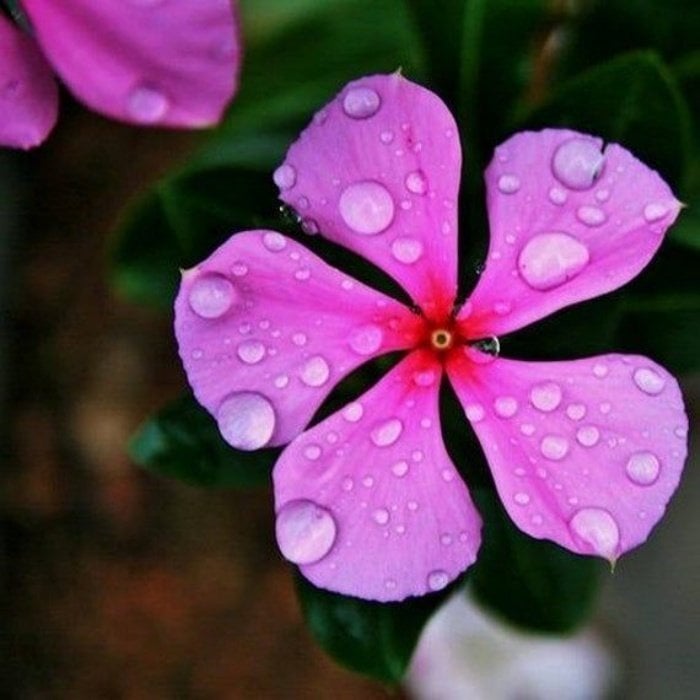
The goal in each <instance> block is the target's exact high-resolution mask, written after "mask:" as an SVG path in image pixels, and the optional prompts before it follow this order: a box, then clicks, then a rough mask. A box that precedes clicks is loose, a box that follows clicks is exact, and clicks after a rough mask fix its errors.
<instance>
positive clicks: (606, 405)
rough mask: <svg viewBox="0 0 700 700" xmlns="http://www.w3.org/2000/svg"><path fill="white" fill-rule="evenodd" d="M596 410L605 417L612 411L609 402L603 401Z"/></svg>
mask: <svg viewBox="0 0 700 700" xmlns="http://www.w3.org/2000/svg"><path fill="white" fill-rule="evenodd" d="M598 410H599V411H600V412H601V413H602V414H603V415H604V416H606V415H607V414H608V413H610V411H611V410H612V404H611V403H610V402H609V401H603V403H601V404H600V406H598Z"/></svg>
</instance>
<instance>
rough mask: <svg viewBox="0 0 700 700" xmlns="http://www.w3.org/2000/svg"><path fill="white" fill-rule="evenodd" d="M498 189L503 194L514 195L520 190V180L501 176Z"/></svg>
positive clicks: (513, 176)
mask: <svg viewBox="0 0 700 700" xmlns="http://www.w3.org/2000/svg"><path fill="white" fill-rule="evenodd" d="M498 189H499V190H500V191H501V192H502V193H503V194H515V193H516V192H517V191H518V190H519V189H520V178H519V177H518V176H517V175H501V177H499V178H498Z"/></svg>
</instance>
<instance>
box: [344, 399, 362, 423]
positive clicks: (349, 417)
mask: <svg viewBox="0 0 700 700" xmlns="http://www.w3.org/2000/svg"><path fill="white" fill-rule="evenodd" d="M364 412H365V410H364V408H362V404H361V403H357V402H353V403H349V404H348V405H347V406H346V407H345V408H344V409H343V418H345V420H346V421H348V423H357V422H358V421H359V420H360V419H361V418H362V416H363V415H364Z"/></svg>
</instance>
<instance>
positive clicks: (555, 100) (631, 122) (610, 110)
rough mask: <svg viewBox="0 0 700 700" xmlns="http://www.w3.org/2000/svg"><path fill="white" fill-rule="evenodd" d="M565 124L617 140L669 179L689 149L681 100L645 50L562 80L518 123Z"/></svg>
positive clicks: (680, 170) (676, 175) (675, 177)
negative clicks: (548, 95)
mask: <svg viewBox="0 0 700 700" xmlns="http://www.w3.org/2000/svg"><path fill="white" fill-rule="evenodd" d="M547 126H566V127H569V128H572V129H577V130H580V131H584V132H589V133H592V134H597V135H599V136H602V137H603V139H605V140H606V141H612V142H615V143H620V144H622V145H623V146H624V147H625V148H627V149H629V150H630V151H632V152H633V153H634V154H635V155H636V156H637V157H638V158H640V159H641V160H642V161H643V162H645V163H646V164H648V165H649V166H651V167H652V168H655V169H657V170H659V171H660V172H661V173H662V175H663V176H664V177H665V178H666V179H668V180H670V181H671V182H673V183H678V182H680V181H681V179H682V176H683V174H684V170H685V167H686V164H687V158H688V156H689V153H690V142H691V136H690V121H689V115H688V109H687V105H686V104H685V101H684V99H683V97H682V95H681V93H680V91H679V90H678V86H677V85H676V82H675V79H674V78H673V76H672V74H671V72H670V71H669V70H668V68H667V67H666V66H665V65H664V63H663V62H662V61H661V59H660V58H659V57H658V56H657V55H655V54H654V53H651V52H638V53H632V54H627V55H624V56H620V57H619V58H616V59H614V60H612V61H610V62H609V63H606V64H604V65H601V66H596V67H595V68H592V69H590V70H589V71H587V72H585V73H583V74H581V75H578V76H576V77H574V78H572V79H571V80H569V81H566V82H565V83H562V84H561V85H560V86H559V88H558V89H557V90H556V91H555V92H554V93H553V94H552V95H551V96H550V97H549V99H548V100H547V102H546V103H544V104H543V105H542V106H541V107H539V108H537V109H536V110H535V111H533V112H530V113H529V114H527V115H524V116H523V118H522V120H521V122H520V127H519V128H544V127H547Z"/></svg>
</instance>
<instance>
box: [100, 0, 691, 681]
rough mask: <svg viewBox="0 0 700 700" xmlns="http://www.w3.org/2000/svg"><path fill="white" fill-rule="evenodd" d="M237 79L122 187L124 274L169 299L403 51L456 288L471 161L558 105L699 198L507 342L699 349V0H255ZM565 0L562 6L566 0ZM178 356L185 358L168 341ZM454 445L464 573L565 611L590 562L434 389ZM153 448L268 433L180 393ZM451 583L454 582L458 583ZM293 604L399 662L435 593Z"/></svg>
mask: <svg viewBox="0 0 700 700" xmlns="http://www.w3.org/2000/svg"><path fill="white" fill-rule="evenodd" d="M241 4H242V12H243V20H244V22H243V24H244V26H243V30H244V37H245V44H246V52H245V63H244V70H243V75H242V89H241V92H240V95H239V96H238V97H237V99H236V100H235V101H234V103H233V104H232V106H231V108H230V110H229V114H228V116H227V118H226V120H225V121H224V123H223V124H222V125H221V126H220V127H219V128H218V129H216V130H215V131H213V132H211V134H210V135H208V137H207V138H206V140H205V141H204V143H203V144H202V146H201V148H200V149H199V150H198V151H197V152H196V153H195V154H194V155H193V156H192V157H191V158H190V159H189V161H188V162H187V163H185V164H184V165H183V166H182V167H181V168H180V169H179V170H177V171H175V172H173V173H171V174H169V175H168V176H166V177H165V178H164V179H163V180H162V181H161V182H160V183H158V184H157V185H156V186H155V187H154V188H153V189H152V190H151V191H150V192H147V193H146V194H145V195H144V197H143V198H141V199H140V200H139V201H138V202H136V203H134V204H132V205H131V207H130V208H129V209H128V211H127V213H126V214H125V216H124V219H123V223H122V226H121V227H120V230H119V231H118V233H117V237H116V239H115V244H114V251H113V279H114V282H115V286H116V288H117V289H118V290H119V291H120V292H121V293H123V294H124V295H126V296H128V297H129V298H131V299H132V300H135V301H138V302H142V303H150V304H156V305H158V306H160V307H162V308H168V307H169V306H170V305H171V303H172V300H173V297H174V294H175V292H176V288H177V284H178V276H179V271H178V268H181V267H183V268H186V267H189V266H191V265H193V264H196V262H197V261H199V260H200V259H202V258H203V257H205V256H206V255H208V254H209V253H210V252H211V251H212V250H213V249H214V248H215V247H216V246H217V245H219V244H220V243H221V242H222V241H223V240H225V239H226V237H227V236H228V235H229V234H230V233H231V232H233V231H236V230H241V229H245V228H251V227H271V226H272V227H275V228H278V229H279V228H281V230H285V231H287V232H291V233H292V235H296V236H303V234H300V233H298V231H297V230H296V229H297V227H296V224H295V223H294V222H293V221H290V220H287V221H285V220H284V219H283V218H281V217H280V215H279V212H278V202H277V199H276V188H275V187H274V186H273V185H272V182H271V172H272V170H273V168H274V167H275V165H276V164H277V163H279V162H280V161H281V160H282V158H283V155H284V152H285V150H286V148H287V147H288V145H289V144H290V143H291V142H292V141H293V140H294V138H296V136H297V135H298V133H299V130H300V129H301V128H303V126H304V125H305V124H306V123H307V122H308V120H309V119H310V117H311V115H312V113H313V112H314V111H315V110H317V109H319V108H320V107H321V106H322V105H323V103H324V102H326V101H327V100H328V99H330V98H331V97H332V96H333V95H334V94H335V93H336V92H337V91H338V90H339V89H340V88H341V87H342V86H343V84H344V83H345V82H347V81H348V80H351V79H353V78H357V77H359V76H362V75H367V74H372V73H378V72H384V73H386V72H391V71H393V70H396V69H398V68H399V67H401V68H402V69H403V71H404V74H405V75H407V76H408V77H409V78H411V79H414V80H417V81H419V82H423V83H424V84H426V85H427V87H429V88H431V89H433V90H435V91H437V92H438V93H439V94H440V95H441V96H442V97H443V99H444V100H445V101H446V103H447V104H448V106H449V107H450V108H451V109H452V111H453V113H454V114H455V116H456V118H457V120H458V123H459V127H460V134H461V138H462V143H463V146H464V147H465V158H464V162H465V173H464V175H465V177H464V180H463V186H462V191H461V196H460V211H461V222H460V223H461V227H460V253H461V255H462V258H461V267H460V273H461V277H462V280H461V288H462V289H463V291H464V292H465V293H468V291H469V288H470V286H471V285H473V283H474V281H475V280H476V278H477V276H478V266H479V262H480V259H481V257H482V256H483V254H484V250H485V248H486V244H487V240H488V226H487V216H486V209H485V201H484V191H483V182H482V176H481V171H482V169H483V167H484V166H485V165H486V163H487V162H488V160H490V158H491V154H492V152H493V148H494V146H495V145H497V143H498V142H499V141H501V140H503V139H505V138H506V137H507V136H508V135H509V134H510V133H512V132H514V131H517V130H520V129H523V128H542V127H544V126H567V127H570V128H574V129H579V130H582V131H588V132H592V133H596V134H599V135H601V136H603V138H604V139H606V140H607V141H615V142H619V143H621V144H622V145H624V146H625V147H627V148H629V149H630V150H632V151H633V152H634V153H635V154H636V155H638V156H639V157H640V158H642V159H643V160H644V161H645V162H647V163H648V164H649V165H650V166H651V167H653V168H655V169H657V170H659V171H660V172H661V173H662V174H663V176H664V177H666V178H667V179H668V180H669V182H670V183H671V184H672V185H673V187H674V188H675V191H676V192H677V194H678V196H679V198H680V199H681V200H683V201H684V202H686V203H687V204H688V205H689V207H688V209H687V210H686V211H684V212H683V213H682V215H681V218H680V220H679V222H678V224H677V225H676V226H675V227H674V229H672V231H671V232H670V234H669V236H668V238H669V240H667V241H666V243H665V244H664V246H662V249H661V251H660V253H659V254H658V255H657V256H656V258H655V259H654V260H653V261H652V263H651V264H650V265H649V267H648V269H647V270H645V271H644V273H643V274H642V275H640V276H639V278H638V279H636V280H635V281H633V282H632V283H631V284H629V285H628V286H627V287H626V288H625V289H624V290H620V291H618V292H616V293H614V294H611V295H607V296H605V297H603V298H601V299H598V300H593V301H590V302H587V303H585V304H581V305H578V306H575V307H573V308H571V309H567V310H563V311H561V312H559V313H557V314H554V315H553V316H552V317H550V318H548V319H545V320H543V321H541V322H539V323H538V324H535V325H533V326H532V327H529V328H525V329H523V330H521V331H519V332H518V333H515V334H513V336H512V337H506V338H504V339H502V348H503V351H504V354H507V355H510V356H516V357H530V358H541V359H550V358H574V357H581V356H584V355H591V354H596V353H602V352H608V351H624V352H638V353H646V354H648V355H650V356H651V357H653V358H654V359H655V360H657V361H659V362H661V363H663V364H665V365H666V366H667V367H668V368H669V369H670V370H672V371H676V372H679V371H688V370H697V369H698V367H700V333H698V332H697V329H698V327H700V326H699V322H700V292H699V291H698V274H697V270H698V269H699V268H700V214H699V213H698V212H699V211H700V157H699V155H700V50H699V49H698V36H700V4H698V3H697V2H696V1H695V0H671V1H670V2H661V0H599V1H595V0H588V1H583V2H579V3H552V2H549V0H445V1H444V2H440V3H435V2H432V1H431V2H428V1H427V0H386V2H377V1H376V0H297V1H295V2H289V1H288V0H246V1H245V2H242V3H241ZM572 8H573V9H572ZM305 242H306V243H307V244H308V245H309V246H310V247H312V248H313V249H314V251H315V252H317V253H318V254H320V255H321V256H323V257H325V258H326V259H327V260H329V261H330V262H331V263H332V264H333V265H335V266H336V267H341V268H344V269H345V270H347V271H348V273H349V274H353V275H355V276H357V277H359V278H360V279H362V280H363V281H364V282H366V283H368V284H373V285H375V286H378V287H380V288H381V289H382V290H384V291H386V292H387V293H396V285H395V284H393V283H392V282H390V281H388V280H387V278H386V275H384V274H382V273H381V272H380V271H377V270H376V269H375V268H373V267H372V266H370V265H367V264H365V263H364V262H363V261H362V260H360V259H358V258H357V256H354V255H351V254H349V253H347V252H345V251H342V250H341V249H339V248H338V247H337V246H334V245H332V244H329V243H327V242H324V241H323V240H322V239H321V237H320V236H317V237H314V238H308V237H306V238H305ZM173 361H174V362H175V361H176V358H173ZM381 365H382V363H381V362H375V363H369V364H368V365H366V366H364V367H362V368H360V369H359V370H358V371H357V372H355V373H353V375H352V376H351V377H349V378H348V379H347V380H346V382H344V383H343V385H342V386H341V387H339V388H338V390H336V391H335V392H334V393H333V395H332V396H331V398H330V400H329V402H328V403H327V404H326V405H325V407H322V409H321V411H320V414H319V415H321V414H324V413H327V412H328V410H330V407H332V406H337V405H338V402H342V400H343V399H344V398H345V397H346V396H347V395H349V394H356V393H357V392H358V391H359V390H360V389H361V387H363V386H365V385H366V384H367V383H368V382H371V381H374V380H375V379H376V376H377V372H378V371H379V370H380V369H381V368H382V366H381ZM443 394H444V395H443V403H442V407H441V408H442V410H441V417H442V421H443V434H444V437H445V442H446V445H447V448H448V451H449V452H450V455H451V456H452V458H453V459H454V461H455V464H457V466H458V467H459V469H460V471H461V473H462V474H463V475H464V476H465V478H466V479H467V481H468V483H469V484H470V486H471V488H472V489H473V490H474V491H475V492H476V493H477V501H478V505H479V508H480V510H481V512H482V515H483V516H484V520H485V527H484V531H483V544H482V551H481V554H480V557H479V559H478V562H477V564H476V565H475V566H474V567H473V569H472V570H471V575H470V577H469V579H470V581H471V586H472V588H473V591H474V592H475V594H476V596H477V598H478V599H479V600H481V601H482V602H483V603H484V604H485V605H486V606H488V607H489V608H490V609H491V610H493V611H495V612H496V613H497V614H499V615H500V616H502V617H504V618H506V619H508V620H510V621H512V622H514V623H515V624H518V625H521V626H527V627H530V628H533V629H538V630H542V631H563V630H568V629H571V628H572V627H573V626H575V625H576V624H577V623H579V622H581V621H582V620H583V619H584V618H585V616H586V615H587V613H588V611H589V609H590V606H591V605H592V603H593V600H594V597H595V591H596V587H597V581H598V579H599V573H600V568H601V567H600V566H599V562H596V561H593V560H591V559H588V558H581V557H576V556H574V555H572V554H569V553H567V552H566V551H564V550H563V549H560V548H558V547H556V546H555V545H552V544H548V543H545V542H540V541H535V540H533V539H531V538H529V537H527V536H525V535H523V534H522V533H520V532H519V531H518V530H517V528H516V527H515V526H514V525H513V524H512V523H511V521H510V520H509V519H508V518H507V516H506V515H505V513H504V511H503V509H502V508H501V506H500V504H499V503H498V502H497V499H496V496H495V491H494V487H493V482H492V479H491V477H490V474H489V472H488V466H487V464H486V462H485V459H484V457H483V454H482V453H481V450H480V447H479V445H478V442H477V440H476V439H475V437H474V435H473V434H472V433H471V431H469V430H468V429H467V428H466V422H465V420H464V418H463V414H462V411H461V408H460V407H459V406H458V404H457V403H456V400H455V398H454V396H453V395H452V394H450V392H449V391H444V392H443ZM131 451H132V454H133V456H134V459H135V460H136V461H138V462H139V463H141V464H143V465H144V466H145V467H146V468H147V469H149V470H151V471H154V472H157V473H160V474H165V475H168V476H172V477H175V478H179V479H183V480H185V481H187V482H189V483H194V484H198V485H202V486H238V485H250V484H253V483H266V482H268V481H269V472H270V469H271V466H272V463H273V461H274V457H275V453H274V452H273V451H264V452H263V453H251V454H248V453H240V452H236V451H234V450H233V449H231V448H229V447H228V446H227V445H226V444H225V443H224V442H223V440H222V439H221V438H220V436H219V435H218V433H217V431H216V426H215V423H214V421H213V420H212V419H211V418H209V416H208V415H207V414H206V412H204V411H203V409H201V408H199V407H198V406H197V405H196V403H195V402H194V400H193V399H192V398H187V399H183V400H181V401H179V402H176V403H174V404H172V405H171V406H169V407H167V408H165V409H164V410H163V411H161V412H160V413H159V414H157V415H156V416H155V417H153V418H152V419H151V420H150V421H149V422H147V423H146V424H145V425H144V427H143V428H142V429H141V431H140V432H139V433H138V434H137V436H136V437H135V439H134V441H133V443H132V447H131ZM458 585H459V584H458ZM298 587H299V594H300V600H301V603H302V608H303V612H304V614H305V617H306V619H307V621H308V624H309V626H310V629H311V631H312V632H313V634H314V635H315V636H316V638H317V639H318V640H319V642H320V643H321V644H322V645H323V646H324V647H325V648H326V649H327V650H328V651H329V653H331V654H332V655H333V656H334V657H335V658H336V659H338V660H339V661H340V662H341V663H344V664H345V665H347V666H349V667H350V668H353V669H355V670H357V671H360V672H362V673H365V674H369V675H372V676H374V677H376V678H379V679H381V680H383V681H385V682H395V681H397V680H398V679H399V678H400V677H401V675H402V673H403V671H404V669H405V666H406V664H407V662H408V660H409V658H410V655H411V652H412V649H413V646H414V644H415V642H416V639H417V637H418V634H419V632H420V629H421V627H422V625H423V624H424V622H425V621H426V620H427V619H428V617H429V615H430V614H431V612H432V611H433V610H434V608H435V607H436V606H437V605H438V604H439V602H440V600H441V597H440V596H428V597H426V598H423V599H420V600H411V601H409V602H407V603H404V604H394V605H381V604H378V603H367V602H364V601H359V600H357V599H353V598H345V597H343V596H339V595H335V594H332V593H328V592H325V591H320V590H317V589H315V588H314V587H313V586H311V585H310V584H308V583H307V582H306V581H304V580H302V579H300V580H299V586H298Z"/></svg>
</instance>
